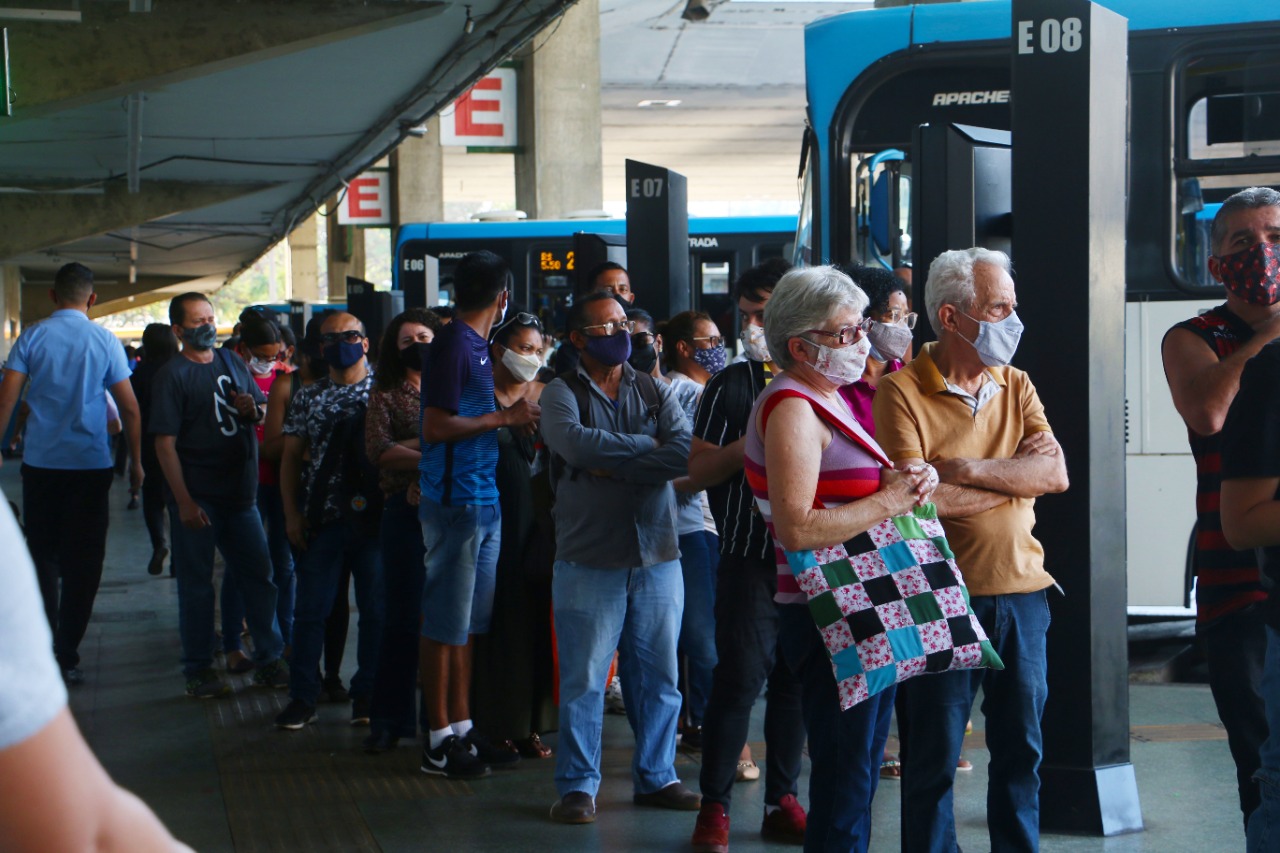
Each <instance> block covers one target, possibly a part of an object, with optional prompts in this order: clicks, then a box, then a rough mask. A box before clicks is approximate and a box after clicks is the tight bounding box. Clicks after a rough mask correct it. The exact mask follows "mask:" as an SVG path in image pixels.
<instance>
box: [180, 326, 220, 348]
mask: <svg viewBox="0 0 1280 853" xmlns="http://www.w3.org/2000/svg"><path fill="white" fill-rule="evenodd" d="M182 342H183V343H184V344H186V345H187V346H189V347H191V348H192V349H194V350H206V349H213V345H214V344H216V343H217V342H218V327H217V326H215V325H213V324H212V323H205V324H203V325H200V326H196V327H195V328H194V329H183V330H182Z"/></svg>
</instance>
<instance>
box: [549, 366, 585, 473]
mask: <svg viewBox="0 0 1280 853" xmlns="http://www.w3.org/2000/svg"><path fill="white" fill-rule="evenodd" d="M560 379H562V380H564V384H565V385H568V386H569V390H570V391H572V392H573V399H574V401H575V402H577V404H578V423H580V424H582V426H583V427H585V428H587V429H590V428H591V389H590V388H588V387H587V383H586V382H583V381H582V377H581V376H579V375H578V373H577V371H576V370H566V371H565V372H564V373H561V374H560ZM550 469H551V470H550V474H551V483H552V485H553V486H554V485H555V483H556V481H557V480H559V479H560V477H561V476H562V475H563V474H564V472H565V471H566V470H567V471H568V472H569V479H570V480H576V479H578V469H577V468H575V467H573V466H572V465H570V464H569V463H568V462H566V461H565V458H564V457H563V456H561V455H560V454H559V453H552V454H551V465H550Z"/></svg>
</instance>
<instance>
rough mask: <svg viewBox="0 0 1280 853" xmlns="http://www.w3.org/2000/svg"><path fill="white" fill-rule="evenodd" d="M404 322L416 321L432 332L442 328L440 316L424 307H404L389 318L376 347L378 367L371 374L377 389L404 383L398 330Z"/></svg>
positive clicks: (382, 389)
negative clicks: (389, 320)
mask: <svg viewBox="0 0 1280 853" xmlns="http://www.w3.org/2000/svg"><path fill="white" fill-rule="evenodd" d="M405 323H416V324H418V325H419V326H426V327H427V328H428V329H430V330H431V331H432V332H435V333H437V334H438V333H439V332H440V329H441V328H443V324H442V323H441V322H440V318H439V317H437V316H436V315H435V314H434V313H433V312H431V311H428V310H427V309H426V308H406V309H404V310H403V311H401V312H400V313H399V314H397V315H396V316H394V317H392V318H391V322H390V323H388V324H387V328H386V330H385V331H383V333H382V343H381V344H380V345H379V347H378V369H377V370H375V371H374V374H373V385H374V388H376V389H377V390H379V391H394V390H395V389H397V388H399V387H400V386H401V385H403V384H404V379H405V370H406V368H405V364H404V360H403V359H401V358H400V345H399V338H400V330H401V329H402V328H404V325H405Z"/></svg>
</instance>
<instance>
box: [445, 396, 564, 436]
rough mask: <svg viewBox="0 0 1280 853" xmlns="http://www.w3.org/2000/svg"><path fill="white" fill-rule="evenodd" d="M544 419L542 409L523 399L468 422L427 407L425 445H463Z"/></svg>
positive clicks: (459, 416) (462, 418)
mask: <svg viewBox="0 0 1280 853" xmlns="http://www.w3.org/2000/svg"><path fill="white" fill-rule="evenodd" d="M541 416H542V408H541V407H540V406H539V405H538V404H537V403H531V402H529V401H528V400H527V399H524V398H521V399H520V400H519V401H518V402H517V403H516V404H515V405H514V406H511V407H510V408H508V409H503V410H501V411H498V412H489V413H488V414H484V415H480V416H478V417H474V418H464V417H462V416H461V415H459V414H457V413H456V412H451V411H449V410H448V409H438V408H436V407H434V406H427V407H426V408H425V409H423V410H422V443H423V444H447V443H449V442H452V441H462V440H464V439H468V438H471V437H472V436H475V435H480V434H481V433H485V432H489V431H490V430H494V429H497V428H498V427H513V428H519V427H523V426H526V425H528V424H532V423H534V422H535V421H537V420H538V418H540V417H541Z"/></svg>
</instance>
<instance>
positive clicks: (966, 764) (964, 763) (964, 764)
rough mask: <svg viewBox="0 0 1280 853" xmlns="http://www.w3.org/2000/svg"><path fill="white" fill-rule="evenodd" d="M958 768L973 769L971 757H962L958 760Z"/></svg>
mask: <svg viewBox="0 0 1280 853" xmlns="http://www.w3.org/2000/svg"><path fill="white" fill-rule="evenodd" d="M956 769H957V770H972V769H973V762H972V761H970V760H969V759H967V758H962V759H960V760H959V761H957V762H956Z"/></svg>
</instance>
